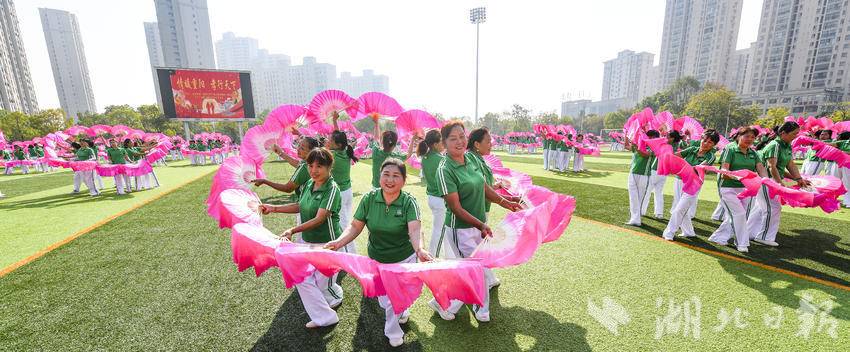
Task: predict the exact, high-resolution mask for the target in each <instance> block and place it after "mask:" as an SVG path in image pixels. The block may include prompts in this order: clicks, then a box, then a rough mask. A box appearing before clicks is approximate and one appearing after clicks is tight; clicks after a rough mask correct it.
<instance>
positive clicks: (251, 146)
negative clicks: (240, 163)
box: [242, 124, 283, 165]
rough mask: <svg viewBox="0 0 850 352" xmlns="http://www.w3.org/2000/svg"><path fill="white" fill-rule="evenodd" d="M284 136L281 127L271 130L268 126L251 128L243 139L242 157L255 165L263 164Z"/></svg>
mask: <svg viewBox="0 0 850 352" xmlns="http://www.w3.org/2000/svg"><path fill="white" fill-rule="evenodd" d="M282 135H283V129H282V128H280V127H275V128H271V127H269V126H267V125H266V124H262V125H257V126H254V127H251V128H249V129H248V131H247V132H245V137H243V138H242V155H243V156H245V157H247V158H249V159H251V160H252V161H254V163H255V164H258V165H259V164H262V163H263V162H265V161H266V158H268V156H269V153H270V152H271V149H272V146H273V145H275V144H276V143H278V140H280V139H281V136H282Z"/></svg>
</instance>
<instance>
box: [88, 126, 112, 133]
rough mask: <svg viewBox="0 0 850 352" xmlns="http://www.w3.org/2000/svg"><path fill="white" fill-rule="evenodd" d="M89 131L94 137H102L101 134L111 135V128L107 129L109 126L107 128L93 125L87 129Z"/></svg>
mask: <svg viewBox="0 0 850 352" xmlns="http://www.w3.org/2000/svg"><path fill="white" fill-rule="evenodd" d="M89 130H90V131H91V132H92V133H93V134H94V135H95V136H99V135H102V134H111V133H112V127H109V126H107V125H93V126H91V127H89Z"/></svg>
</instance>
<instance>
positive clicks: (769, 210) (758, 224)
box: [747, 121, 810, 247]
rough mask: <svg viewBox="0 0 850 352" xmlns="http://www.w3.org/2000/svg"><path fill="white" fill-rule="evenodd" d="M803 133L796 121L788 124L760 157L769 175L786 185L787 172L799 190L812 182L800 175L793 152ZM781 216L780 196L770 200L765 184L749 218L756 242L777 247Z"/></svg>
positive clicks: (766, 146) (780, 130)
mask: <svg viewBox="0 0 850 352" xmlns="http://www.w3.org/2000/svg"><path fill="white" fill-rule="evenodd" d="M799 133H800V125H798V124H797V123H796V122H794V121H786V122H785V123H783V124H782V125H780V126H779V128H778V129H777V130H776V134H775V135H774V136H773V139H772V140H770V141H769V142H768V143H767V145H765V146H761V147H762V148H761V149H760V150H759V152H758V153H759V154H760V156H761V158H762V160H764V162H765V163H766V164H767V174H768V176H769V177H770V178H772V179H773V180H774V181H776V183H779V184H783V181H782V180H783V179H784V178H785V175H786V173H787V174H788V175H789V176H791V179H792V180H794V181H795V182H797V185H798V186H800V187H803V186H808V185H809V184H810V182H809V181H806V180H805V179H803V177H802V176H800V172H799V171H798V170H797V164H795V163H794V157H793V155H792V152H791V142H792V141H793V140H794V138H797V134H799ZM781 215H782V203H780V202H779V198H778V196H774V197H773V198H771V197H770V196H769V195H768V192H767V186H764V185H762V186H761V189H760V190H759V194H758V196H756V205H755V207H754V208H753V211H752V212H751V213H750V216H749V218H747V227H748V228H749V233H750V235H751V236H753V241H755V242H757V243H761V244H764V245H768V246H772V247H776V246H778V245H779V244H778V243H776V233H777V232H779V218H780V216H781Z"/></svg>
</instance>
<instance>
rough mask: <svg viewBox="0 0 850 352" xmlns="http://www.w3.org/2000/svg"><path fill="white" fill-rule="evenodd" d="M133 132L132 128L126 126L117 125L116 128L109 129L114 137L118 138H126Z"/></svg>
mask: <svg viewBox="0 0 850 352" xmlns="http://www.w3.org/2000/svg"><path fill="white" fill-rule="evenodd" d="M132 130H133V129H132V128H130V127H127V126H124V125H115V126H112V127H111V128H110V129H109V132H110V133H111V134H113V135H116V136H118V135H123V136H126V135H128V134H130V131H132Z"/></svg>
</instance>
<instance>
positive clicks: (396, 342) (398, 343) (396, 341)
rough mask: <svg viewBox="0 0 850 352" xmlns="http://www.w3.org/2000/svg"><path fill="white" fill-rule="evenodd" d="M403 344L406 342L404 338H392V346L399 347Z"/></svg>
mask: <svg viewBox="0 0 850 352" xmlns="http://www.w3.org/2000/svg"><path fill="white" fill-rule="evenodd" d="M403 344H404V339H403V338H398V339H390V346H393V347H398V346H401V345H403Z"/></svg>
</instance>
